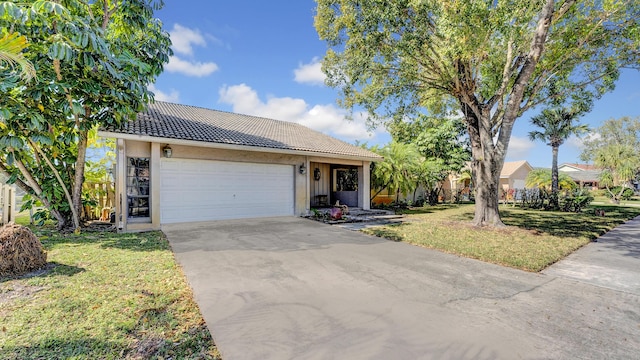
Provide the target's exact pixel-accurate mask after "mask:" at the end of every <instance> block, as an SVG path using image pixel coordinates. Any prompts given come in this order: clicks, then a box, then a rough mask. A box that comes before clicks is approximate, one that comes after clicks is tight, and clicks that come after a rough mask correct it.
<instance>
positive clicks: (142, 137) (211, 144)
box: [98, 130, 382, 161]
mask: <svg viewBox="0 0 640 360" xmlns="http://www.w3.org/2000/svg"><path fill="white" fill-rule="evenodd" d="M98 136H101V137H106V138H116V139H124V140H134V141H146V142H157V143H164V144H169V145H184V146H193V147H206V148H212V149H225V150H240V151H254V152H269V153H277V154H288V155H303V156H319V157H323V158H337V159H345V160H358V161H382V158H381V157H380V158H373V157H366V156H355V155H342V154H334V153H323V152H317V151H304V150H288V149H277V148H269V147H261V146H247V145H234V144H221V143H214V142H206V141H194V140H183V139H173V138H162V137H154V136H148V135H133V134H122V133H115V132H111V131H102V130H99V131H98Z"/></svg>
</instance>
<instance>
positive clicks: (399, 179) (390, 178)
mask: <svg viewBox="0 0 640 360" xmlns="http://www.w3.org/2000/svg"><path fill="white" fill-rule="evenodd" d="M372 150H373V151H375V152H377V153H378V154H379V155H382V156H383V157H384V160H383V161H380V162H377V163H375V165H374V167H373V171H372V173H371V182H372V184H373V186H375V187H376V188H377V189H378V192H377V193H376V194H375V195H373V196H372V197H371V198H372V199H373V198H375V197H376V196H377V195H378V194H380V192H382V190H384V189H385V188H389V189H392V190H395V192H396V202H397V201H398V200H399V198H400V193H402V194H404V195H406V194H407V193H408V192H410V191H413V189H414V187H415V186H416V181H415V173H416V170H417V167H418V166H419V163H420V153H419V152H418V150H417V149H416V147H415V145H413V144H403V143H399V142H395V141H393V142H391V143H390V144H387V145H386V146H385V147H383V148H382V149H377V148H373V149H372Z"/></svg>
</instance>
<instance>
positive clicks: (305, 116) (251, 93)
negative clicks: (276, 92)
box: [219, 84, 381, 140]
mask: <svg viewBox="0 0 640 360" xmlns="http://www.w3.org/2000/svg"><path fill="white" fill-rule="evenodd" d="M219 95H220V100H219V101H220V102H222V103H225V104H230V105H232V106H233V112H237V113H242V114H248V115H254V116H262V117H267V118H272V119H277V120H283V121H289V122H295V123H298V124H301V125H304V126H307V127H309V128H311V129H314V130H317V131H320V132H323V133H328V134H329V135H334V136H336V137H339V138H341V139H344V140H370V139H372V138H373V137H374V136H375V134H376V133H380V132H381V131H380V130H376V131H374V133H371V132H369V131H368V130H367V126H366V124H365V116H364V115H363V114H354V120H353V121H349V120H346V112H345V111H344V110H342V109H339V108H336V107H335V106H333V105H309V104H307V102H306V101H304V100H303V99H296V98H290V97H281V98H278V97H271V98H268V99H267V101H266V102H265V101H262V100H260V98H259V96H258V93H257V92H256V91H255V90H253V89H252V88H251V87H250V86H248V85H246V84H240V85H233V86H223V87H222V88H221V89H220V91H219Z"/></svg>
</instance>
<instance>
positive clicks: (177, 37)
mask: <svg viewBox="0 0 640 360" xmlns="http://www.w3.org/2000/svg"><path fill="white" fill-rule="evenodd" d="M169 36H170V37H171V44H172V45H171V48H172V49H173V51H174V52H176V53H178V54H183V55H188V56H191V55H193V45H198V46H202V47H205V46H207V42H206V40H205V39H204V36H202V34H200V31H199V30H197V29H195V30H194V29H189V28H187V27H184V26H182V25H180V24H173V30H171V31H169Z"/></svg>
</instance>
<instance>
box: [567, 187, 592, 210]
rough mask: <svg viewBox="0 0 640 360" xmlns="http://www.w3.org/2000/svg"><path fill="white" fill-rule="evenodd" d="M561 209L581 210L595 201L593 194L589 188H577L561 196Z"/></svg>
mask: <svg viewBox="0 0 640 360" xmlns="http://www.w3.org/2000/svg"><path fill="white" fill-rule="evenodd" d="M559 200H560V210H562V211H566V212H580V211H582V209H584V208H585V207H587V206H589V204H590V203H591V202H592V201H593V196H591V194H590V193H589V190H587V189H577V190H574V191H571V192H568V193H567V194H566V195H563V196H561V197H560V199H559Z"/></svg>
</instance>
